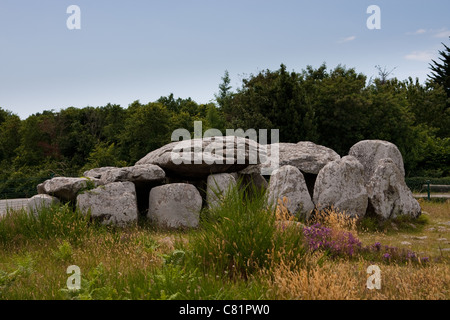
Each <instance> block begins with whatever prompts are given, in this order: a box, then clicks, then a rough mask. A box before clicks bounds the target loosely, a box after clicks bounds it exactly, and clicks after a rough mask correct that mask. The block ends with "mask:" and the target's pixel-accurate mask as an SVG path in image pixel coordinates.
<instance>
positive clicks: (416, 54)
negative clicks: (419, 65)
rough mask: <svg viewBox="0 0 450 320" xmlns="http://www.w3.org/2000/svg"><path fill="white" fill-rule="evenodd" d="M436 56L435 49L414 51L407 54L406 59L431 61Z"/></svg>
mask: <svg viewBox="0 0 450 320" xmlns="http://www.w3.org/2000/svg"><path fill="white" fill-rule="evenodd" d="M435 57H436V53H435V52H434V51H413V52H411V53H410V54H407V55H406V56H405V59H407V60H412V61H420V62H429V61H431V59H434V58H435Z"/></svg>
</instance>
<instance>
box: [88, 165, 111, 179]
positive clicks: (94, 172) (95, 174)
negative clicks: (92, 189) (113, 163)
mask: <svg viewBox="0 0 450 320" xmlns="http://www.w3.org/2000/svg"><path fill="white" fill-rule="evenodd" d="M116 168H117V167H101V168H94V169H91V170H88V171H85V172H84V173H83V177H88V178H95V179H100V178H101V176H102V174H103V173H105V172H106V171H109V170H111V169H116Z"/></svg>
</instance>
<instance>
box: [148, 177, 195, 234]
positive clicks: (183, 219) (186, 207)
mask: <svg viewBox="0 0 450 320" xmlns="http://www.w3.org/2000/svg"><path fill="white" fill-rule="evenodd" d="M202 202H203V201H202V197H201V195H200V193H199V192H198V190H197V188H195V187H194V186H193V185H191V184H186V183H173V184H167V185H163V186H159V187H154V188H153V189H152V190H151V191H150V199H149V210H148V214H147V217H148V219H149V220H150V221H152V222H153V223H154V224H155V225H156V226H158V227H162V228H195V227H197V226H198V222H199V215H200V211H201V209H202Z"/></svg>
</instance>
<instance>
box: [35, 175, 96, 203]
mask: <svg viewBox="0 0 450 320" xmlns="http://www.w3.org/2000/svg"><path fill="white" fill-rule="evenodd" d="M99 185H100V180H98V179H95V178H66V177H56V178H52V179H50V180H46V181H44V182H43V183H41V184H39V185H38V186H37V190H38V193H39V194H48V195H52V196H55V197H57V198H59V199H62V200H67V201H73V200H75V199H76V197H77V195H78V193H79V192H81V191H82V190H86V189H90V188H93V187H97V186H99Z"/></svg>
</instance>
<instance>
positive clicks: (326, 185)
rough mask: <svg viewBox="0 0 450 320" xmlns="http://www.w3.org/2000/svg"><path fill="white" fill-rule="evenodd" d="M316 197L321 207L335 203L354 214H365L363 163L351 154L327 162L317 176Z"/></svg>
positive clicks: (338, 207)
mask: <svg viewBox="0 0 450 320" xmlns="http://www.w3.org/2000/svg"><path fill="white" fill-rule="evenodd" d="M313 200H314V203H315V205H316V208H317V209H318V210H323V209H325V208H330V207H333V208H334V209H335V210H336V211H340V212H344V211H345V213H346V214H347V215H349V216H351V217H362V216H364V215H365V214H366V210H367V205H368V195H367V190H366V187H365V183H364V168H363V166H362V164H361V163H359V161H358V160H357V159H356V158H355V157H352V156H345V157H343V158H342V159H339V160H335V161H332V162H330V163H328V164H327V165H326V166H325V167H323V169H322V170H320V172H319V174H318V176H317V180H316V184H315V186H314V197H313Z"/></svg>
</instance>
